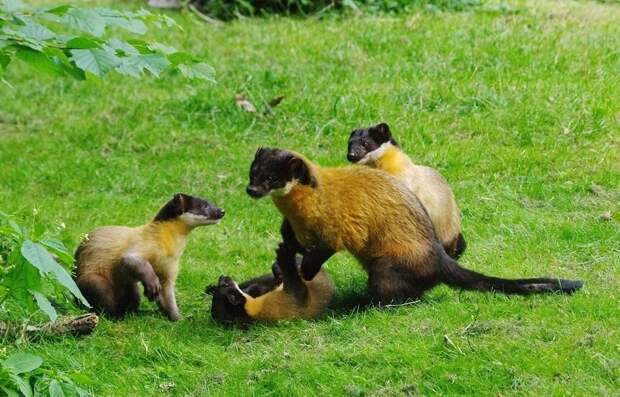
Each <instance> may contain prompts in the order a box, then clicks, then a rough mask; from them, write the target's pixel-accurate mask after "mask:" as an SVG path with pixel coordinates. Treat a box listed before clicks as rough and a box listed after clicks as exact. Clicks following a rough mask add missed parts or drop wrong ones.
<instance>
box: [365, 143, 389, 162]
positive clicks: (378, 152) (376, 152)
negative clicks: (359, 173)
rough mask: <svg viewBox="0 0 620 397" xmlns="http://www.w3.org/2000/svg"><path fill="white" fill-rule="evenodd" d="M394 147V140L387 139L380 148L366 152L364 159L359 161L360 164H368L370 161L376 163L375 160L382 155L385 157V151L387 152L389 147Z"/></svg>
mask: <svg viewBox="0 0 620 397" xmlns="http://www.w3.org/2000/svg"><path fill="white" fill-rule="evenodd" d="M391 147H392V142H390V141H387V142H384V143H382V144H381V146H379V147H378V148H376V149H375V150H373V151H372V152H369V153H366V155H365V156H364V157H362V159H361V160H360V161H358V162H357V163H358V164H368V163H374V162H375V161H377V160H379V159H380V158H381V157H383V155H384V154H385V152H387V150H388V149H389V148H391Z"/></svg>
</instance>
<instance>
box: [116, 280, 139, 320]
mask: <svg viewBox="0 0 620 397" xmlns="http://www.w3.org/2000/svg"><path fill="white" fill-rule="evenodd" d="M118 292H119V298H118V302H119V303H118V307H119V311H120V312H121V315H124V314H125V313H136V312H137V311H138V307H139V306H140V291H139V290H138V284H136V283H130V284H127V285H125V286H123V288H122V291H118Z"/></svg>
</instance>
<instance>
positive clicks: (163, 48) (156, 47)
mask: <svg viewBox="0 0 620 397" xmlns="http://www.w3.org/2000/svg"><path fill="white" fill-rule="evenodd" d="M148 48H149V49H151V50H153V51H158V52H161V53H163V54H166V55H170V54H174V53H175V52H178V51H177V49H176V48H174V47H169V46H167V45H164V44H161V43H151V44H148Z"/></svg>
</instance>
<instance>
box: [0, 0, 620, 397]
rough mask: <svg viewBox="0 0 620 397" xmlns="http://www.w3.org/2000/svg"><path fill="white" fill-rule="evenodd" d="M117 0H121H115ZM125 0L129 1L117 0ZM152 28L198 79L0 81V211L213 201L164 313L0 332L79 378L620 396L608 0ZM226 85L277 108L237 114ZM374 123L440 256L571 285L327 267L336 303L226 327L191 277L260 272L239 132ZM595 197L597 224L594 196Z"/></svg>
mask: <svg viewBox="0 0 620 397" xmlns="http://www.w3.org/2000/svg"><path fill="white" fill-rule="evenodd" d="M113 4H115V5H116V6H127V3H123V2H116V3H113ZM141 4H142V2H137V1H134V2H131V3H129V6H138V5H141ZM175 18H176V19H177V20H178V21H179V23H180V24H181V25H182V26H183V28H184V31H183V32H181V31H174V30H165V31H161V32H155V33H153V34H152V35H151V36H152V38H154V39H156V40H157V41H161V42H164V43H167V44H173V45H176V46H177V47H178V48H182V49H184V50H188V51H190V52H193V53H195V54H197V55H200V56H204V58H205V59H207V60H208V61H209V62H210V63H211V64H212V65H213V66H214V67H215V68H216V70H217V73H218V81H219V82H218V84H216V85H213V84H208V83H191V82H188V81H187V80H184V79H183V78H181V77H180V76H170V75H168V76H164V77H163V78H161V79H159V80H155V79H145V80H142V81H136V80H132V79H129V78H122V77H118V76H114V77H112V78H110V79H106V80H103V81H100V82H86V83H77V82H73V81H69V80H68V79H55V78H51V77H49V78H48V77H45V76H42V77H36V73H35V72H33V71H32V70H29V69H27V68H26V67H19V66H18V65H17V64H15V65H13V67H12V68H11V69H10V70H9V73H8V74H7V75H6V76H5V78H6V79H7V80H8V81H10V82H11V84H12V85H13V86H14V89H10V88H8V87H7V86H5V85H2V84H0V180H1V181H2V189H0V207H1V208H0V209H2V210H4V211H6V212H11V213H14V214H17V215H19V216H22V217H28V216H29V215H30V214H31V213H32V209H33V208H37V209H38V210H39V215H38V216H39V217H40V218H42V220H43V221H46V222H50V223H52V224H60V223H61V222H64V223H65V224H66V230H65V237H66V238H67V240H68V242H70V243H71V247H75V245H76V244H77V243H78V241H79V239H80V236H81V235H82V234H83V233H86V232H87V231H89V230H91V229H92V228H94V227H96V226H100V225H107V224H128V225H138V224H141V223H144V222H146V221H148V220H149V219H150V218H151V217H152V216H154V214H155V212H156V211H157V210H158V208H159V207H160V206H161V205H162V204H163V203H164V202H165V201H167V200H168V199H169V198H170V197H171V196H172V194H173V193H175V192H177V191H183V192H187V193H191V194H196V195H200V196H205V197H208V198H209V199H212V200H214V201H215V202H216V203H217V204H219V205H221V206H223V207H224V208H225V209H226V212H227V215H226V218H225V219H224V221H223V222H222V223H221V224H219V225H217V226H209V227H205V228H202V229H197V230H196V231H195V232H194V234H193V235H192V236H191V238H190V241H189V244H188V247H187V250H186V251H185V255H184V257H183V259H182V269H181V274H180V277H179V280H178V300H179V304H180V308H181V311H182V312H183V314H184V315H185V319H184V320H183V321H181V322H179V323H170V322H168V321H167V320H166V319H165V318H164V317H163V316H162V315H160V314H158V313H156V312H155V311H154V306H152V305H151V304H149V303H146V302H145V303H143V312H142V313H140V314H139V315H136V316H132V317H129V318H126V319H125V320H122V321H116V322H114V321H109V320H106V319H104V320H102V322H101V323H100V326H99V327H98V328H97V330H96V332H95V333H94V334H93V335H91V336H88V337H84V338H80V339H73V338H66V339H65V338H57V339H48V340H44V341H42V342H39V343H32V344H27V345H20V346H15V345H5V346H4V347H2V348H0V354H2V353H5V354H8V353H10V352H12V351H14V350H17V349H20V350H27V351H32V352H36V353H37V354H39V355H41V356H42V357H43V358H44V359H45V363H46V365H48V366H51V367H54V368H57V369H58V370H61V371H64V372H65V373H67V374H76V373H79V374H81V379H82V385H83V386H86V387H87V388H90V389H91V390H92V391H93V392H94V394H96V395H104V396H105V395H108V396H125V395H127V396H129V395H131V396H135V395H144V396H151V395H154V394H164V395H166V394H171V395H190V396H191V395H194V396H202V395H207V394H211V395H235V396H245V395H275V396H311V395H326V396H329V395H353V396H362V395H374V396H391V395H395V396H396V395H418V394H420V395H435V394H443V395H457V394H458V395H461V394H467V395H504V396H506V395H532V396H540V395H584V396H585V395H615V396H617V395H619V393H620V229H619V224H620V204H619V202H620V95H619V93H620V7H619V6H618V5H613V4H603V3H594V2H568V1H567V2H546V1H541V2H538V1H532V2H510V7H503V8H502V7H500V8H493V7H490V6H486V7H483V8H478V9H474V10H472V11H468V12H460V13H457V12H430V11H424V10H421V11H420V12H419V13H413V14H408V15H400V16H395V17H372V16H367V17H353V16H351V17H346V18H337V17H328V18H326V19H323V20H319V19H316V18H307V19H289V18H275V19H247V20H242V21H236V22H231V23H227V24H225V25H223V26H213V25H208V24H204V23H200V22H199V21H198V20H196V19H195V18H194V17H192V16H190V15H177V16H175ZM237 93H245V94H247V95H248V97H249V98H250V100H251V101H252V102H253V103H254V104H256V105H257V107H259V108H260V107H262V106H263V104H264V103H265V102H268V101H269V100H270V99H271V98H273V97H276V96H279V95H284V96H285V99H284V101H283V102H282V104H281V105H280V106H279V107H277V108H276V109H275V112H274V114H272V115H270V116H264V115H262V114H250V113H246V112H244V111H242V110H240V109H238V108H237V107H236V106H235V104H234V100H233V98H234V96H235V94H237ZM379 121H387V122H388V123H389V124H390V126H391V127H392V130H393V132H394V134H395V135H396V137H397V139H399V141H401V143H402V145H403V147H404V149H405V150H406V151H407V152H408V153H409V154H410V155H411V157H412V158H413V159H414V161H416V162H418V163H420V164H426V165H430V166H433V167H435V168H437V169H439V170H440V171H441V172H442V173H443V175H444V176H445V177H446V178H447V179H448V181H449V182H450V184H451V185H452V188H453V190H454V192H455V194H456V197H457V200H458V202H459V204H460V206H461V209H462V213H463V230H464V235H465V237H466V239H467V242H468V244H469V245H468V248H467V251H466V253H465V255H464V257H463V258H462V259H461V260H460V262H461V263H462V264H463V265H465V266H467V267H470V268H473V269H476V270H478V271H482V272H486V273H493V274H496V275H500V276H505V277H525V276H530V277H532V276H562V277H564V278H579V279H583V280H585V282H586V286H585V289H584V290H583V291H582V292H580V293H577V294H575V295H574V296H560V295H551V296H532V297H505V296H501V295H495V294H490V293H474V292H459V291H454V290H451V289H448V288H446V287H439V288H437V289H435V290H433V291H431V292H430V293H428V294H427V295H426V296H425V298H424V299H423V300H422V301H421V302H419V303H417V304H413V305H408V306H403V307H394V308H386V309H376V308H371V309H360V308H355V307H354V306H353V305H351V301H354V300H355V296H356V295H360V294H363V293H364V292H365V287H366V285H365V283H366V275H365V273H364V272H363V271H362V270H361V267H360V266H359V265H357V264H356V263H355V261H354V260H353V259H352V258H351V257H350V256H348V255H347V254H339V255H337V256H335V257H333V258H332V259H331V260H330V261H329V262H328V263H327V264H326V268H327V269H328V271H329V272H330V274H331V275H332V277H333V278H334V280H335V282H336V285H337V288H338V294H337V300H336V302H334V304H333V308H332V309H331V310H330V311H329V312H328V313H327V314H326V315H325V316H324V317H322V318H320V319H317V320H315V321H292V322H286V323H282V324H280V325H278V326H255V327H253V328H251V329H250V330H248V331H243V330H231V329H224V328H222V327H220V326H218V325H216V324H214V323H213V322H212V321H211V319H210V315H209V307H210V300H209V299H207V298H205V296H204V295H203V289H204V287H205V285H206V284H208V283H211V282H214V281H215V280H216V279H217V277H218V276H219V275H220V274H229V275H231V276H233V277H235V278H237V279H240V280H241V279H245V278H248V277H250V276H254V275H257V274H259V273H264V272H267V271H269V269H270V266H271V261H272V259H273V257H274V254H273V249H274V248H275V246H276V243H277V241H278V238H279V236H278V226H279V222H280V216H279V214H278V212H277V210H276V209H275V207H274V206H273V205H272V203H271V202H270V201H269V200H268V199H265V200H261V201H253V200H252V199H251V198H250V197H249V196H247V195H246V193H245V185H246V184H247V179H248V170H249V164H250V162H251V160H252V158H253V155H254V152H255V150H256V148H257V146H259V145H272V146H280V147H285V148H293V149H296V150H298V151H300V152H303V153H304V154H306V155H307V156H308V157H310V158H312V159H314V160H316V161H318V162H319V163H321V164H324V165H344V164H345V163H346V158H345V155H346V141H347V138H348V133H349V132H350V130H351V129H353V128H355V127H359V126H367V125H369V124H372V123H376V122H379ZM605 213H610V214H611V220H603V219H601V215H602V214H605Z"/></svg>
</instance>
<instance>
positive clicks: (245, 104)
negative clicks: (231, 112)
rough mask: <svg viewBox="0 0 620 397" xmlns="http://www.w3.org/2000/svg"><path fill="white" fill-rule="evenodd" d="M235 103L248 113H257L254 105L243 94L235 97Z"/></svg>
mask: <svg viewBox="0 0 620 397" xmlns="http://www.w3.org/2000/svg"><path fill="white" fill-rule="evenodd" d="M235 103H236V104H237V106H239V107H240V108H241V109H243V110H245V111H246V112H249V113H256V107H255V106H254V104H252V102H250V101H248V99H247V98H246V97H245V95H243V94H237V95H235Z"/></svg>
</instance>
